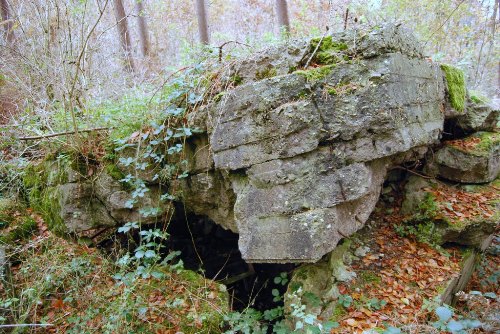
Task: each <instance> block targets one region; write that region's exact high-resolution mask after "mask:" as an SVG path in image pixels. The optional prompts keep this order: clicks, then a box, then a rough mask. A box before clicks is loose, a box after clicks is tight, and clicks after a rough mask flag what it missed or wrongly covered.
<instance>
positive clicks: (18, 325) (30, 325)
mask: <svg viewBox="0 0 500 334" xmlns="http://www.w3.org/2000/svg"><path fill="white" fill-rule="evenodd" d="M50 326H54V325H53V324H14V325H0V328H16V327H50Z"/></svg>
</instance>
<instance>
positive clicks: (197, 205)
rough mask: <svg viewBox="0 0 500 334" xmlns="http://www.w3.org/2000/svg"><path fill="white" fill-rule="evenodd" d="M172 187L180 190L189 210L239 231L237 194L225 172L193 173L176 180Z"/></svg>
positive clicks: (226, 227) (181, 197) (180, 194)
mask: <svg viewBox="0 0 500 334" xmlns="http://www.w3.org/2000/svg"><path fill="white" fill-rule="evenodd" d="M172 188H174V189H179V190H180V191H179V196H180V199H181V200H182V201H183V203H184V206H185V208H186V209H187V210H188V211H190V212H193V213H195V214H198V215H205V216H208V217H209V218H210V219H212V220H213V221H215V222H217V223H218V224H219V225H221V226H223V227H224V228H225V229H229V230H231V231H233V232H238V227H237V226H236V223H235V219H234V203H235V201H236V196H235V194H234V192H233V189H232V186H231V182H230V181H229V179H228V178H227V176H224V174H223V173H219V172H214V171H210V172H206V173H200V174H196V175H192V176H191V177H189V178H188V179H181V180H176V181H174V182H173V183H172Z"/></svg>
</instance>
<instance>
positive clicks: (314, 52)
mask: <svg viewBox="0 0 500 334" xmlns="http://www.w3.org/2000/svg"><path fill="white" fill-rule="evenodd" d="M328 29H329V28H328V27H326V31H325V33H324V34H323V36H321V39H320V40H319V42H318V45H316V48H315V49H314V51H313V53H312V55H311V57H309V59H308V60H307V63H306V64H305V65H304V69H307V67H308V66H309V63H310V62H311V60H312V59H313V57H314V55H315V54H316V52H318V49H319V46H320V45H321V43H323V39H325V37H326V34H328Z"/></svg>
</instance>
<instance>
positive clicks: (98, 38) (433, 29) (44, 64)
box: [0, 0, 500, 130]
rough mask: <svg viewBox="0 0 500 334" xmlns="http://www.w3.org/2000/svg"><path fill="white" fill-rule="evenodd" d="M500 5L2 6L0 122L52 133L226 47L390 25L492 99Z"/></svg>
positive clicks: (487, 0) (298, 1) (29, 2)
mask: <svg viewBox="0 0 500 334" xmlns="http://www.w3.org/2000/svg"><path fill="white" fill-rule="evenodd" d="M498 3H499V1H498V0H481V1H480V0H424V1H410V0H369V1H356V0H315V1H308V0H293V1H283V0H278V1H271V0H230V1H224V0H212V1H202V0H196V1H186V0H169V1H166V0H141V1H138V0H43V1H42V0H1V1H0V4H1V7H2V9H3V10H2V26H1V28H2V30H3V38H2V39H1V40H0V74H1V75H2V78H3V79H2V81H3V82H4V83H3V85H2V89H1V91H0V94H1V95H2V96H1V97H0V101H3V102H2V106H1V108H2V110H1V112H0V115H1V117H2V119H3V122H2V123H6V122H7V121H10V120H12V117H13V115H16V114H17V115H19V114H20V113H21V112H22V114H25V115H28V116H29V117H30V115H31V116H32V115H36V116H37V121H39V122H42V123H43V122H44V121H45V123H46V126H48V127H50V124H49V121H48V120H47V117H49V115H50V114H51V113H52V111H54V110H56V109H61V108H62V109H64V110H65V111H66V112H68V111H71V112H83V111H84V110H86V109H88V108H89V107H91V106H92V105H96V104H100V103H101V102H102V101H109V100H113V99H119V98H122V97H123V96H124V95H130V94H132V95H139V96H140V95H144V94H146V95H147V94H150V93H151V92H152V91H154V90H155V89H156V88H157V87H158V86H159V85H161V84H162V83H163V82H164V81H165V80H166V78H168V76H169V75H170V74H171V73H173V72H175V71H176V70H178V69H179V68H181V69H182V68H185V67H188V66H191V65H193V64H194V63H196V62H199V61H200V57H205V58H210V57H212V58H213V59H214V61H215V60H216V59H217V57H218V55H219V50H220V46H222V45H223V51H224V57H226V56H227V55H229V54H233V55H234V54H238V53H239V54H241V53H249V52H252V51H255V49H258V48H262V47H264V46H266V45H269V44H273V43H281V42H286V39H287V38H300V37H303V36H311V35H316V36H321V35H323V34H325V31H326V27H329V32H335V31H341V30H343V29H345V28H346V27H347V28H360V27H361V26H376V25H379V24H382V23H387V22H400V23H402V24H404V25H405V26H406V27H408V28H409V29H412V30H414V31H415V33H416V34H417V36H418V37H419V38H420V39H421V41H422V43H423V45H424V47H425V52H426V54H427V55H428V56H429V57H431V58H432V59H433V60H437V61H441V62H448V63H453V64H455V65H456V66H458V67H460V68H461V69H463V70H464V71H465V72H466V75H467V80H468V86H469V87H472V89H476V90H480V91H483V92H484V94H485V95H489V96H490V97H494V96H495V95H496V96H498V94H499V84H500V63H499V61H498V59H499V51H500V50H499V45H498V38H497V33H496V30H497V27H498V21H499V17H500V15H499V14H498V12H499V5H498ZM286 5H287V6H288V9H287V13H288V17H289V23H290V26H289V27H286V26H280V23H279V22H281V24H285V25H286V18H283V15H282V14H281V16H280V13H279V12H280V8H281V9H283V8H284V7H285V6H286ZM199 8H204V9H205V13H204V14H203V13H202V12H200V11H199V10H198V11H197V9H199ZM281 13H283V12H282V11H281ZM197 14H198V15H197ZM280 19H281V21H280ZM283 19H285V21H283ZM199 20H201V21H199ZM203 20H206V21H207V22H208V31H207V34H206V36H205V37H204V38H202V39H201V40H203V41H204V42H205V44H206V45H205V46H202V43H200V37H199V36H200V34H199V29H198V28H199V24H198V22H202V23H203ZM201 26H203V24H202V25H201ZM285 30H289V33H284V31H285ZM200 31H201V33H202V34H201V36H202V37H203V35H204V34H203V29H201V30H200ZM227 42H229V43H227ZM224 43H227V44H224ZM6 79H8V80H6ZM26 112H27V113H26ZM20 121H21V122H22V119H21V120H20ZM49 130H50V129H49Z"/></svg>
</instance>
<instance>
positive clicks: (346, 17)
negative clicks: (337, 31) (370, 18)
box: [344, 8, 349, 30]
mask: <svg viewBox="0 0 500 334" xmlns="http://www.w3.org/2000/svg"><path fill="white" fill-rule="evenodd" d="M347 20H349V8H346V10H345V17H344V30H346V29H347Z"/></svg>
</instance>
